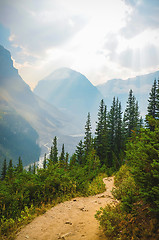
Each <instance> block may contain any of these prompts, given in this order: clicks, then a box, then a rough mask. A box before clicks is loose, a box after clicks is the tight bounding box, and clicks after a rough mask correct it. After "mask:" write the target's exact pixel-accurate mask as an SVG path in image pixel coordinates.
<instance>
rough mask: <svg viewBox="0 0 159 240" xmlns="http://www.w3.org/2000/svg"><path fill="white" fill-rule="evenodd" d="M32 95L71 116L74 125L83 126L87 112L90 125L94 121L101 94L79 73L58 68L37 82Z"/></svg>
mask: <svg viewBox="0 0 159 240" xmlns="http://www.w3.org/2000/svg"><path fill="white" fill-rule="evenodd" d="M34 93H36V94H37V95H38V96H40V97H42V98H43V99H44V100H45V101H47V102H49V103H50V104H54V105H55V106H57V107H58V108H59V109H60V110H61V111H62V112H65V113H67V114H69V115H70V116H72V118H73V119H74V121H75V123H76V124H78V125H80V126H81V127H82V126H84V124H85V122H86V117H87V114H88V112H90V113H91V119H92V124H93V123H94V122H95V120H96V115H97V111H98V106H99V103H100V101H101V99H102V98H103V96H102V94H101V93H100V92H99V91H98V89H97V88H96V87H95V86H93V84H92V83H91V82H90V81H89V80H88V79H87V78H86V77H85V76H84V75H82V74H81V73H79V72H77V71H74V70H72V69H69V68H60V69H57V70H56V71H54V72H53V73H52V74H50V75H49V76H47V77H46V78H45V79H43V80H41V81H39V82H38V84H37V86H36V87H35V89H34Z"/></svg>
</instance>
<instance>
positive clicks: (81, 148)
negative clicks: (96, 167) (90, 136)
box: [76, 140, 84, 165]
mask: <svg viewBox="0 0 159 240" xmlns="http://www.w3.org/2000/svg"><path fill="white" fill-rule="evenodd" d="M76 157H77V163H78V164H79V165H82V164H83V163H84V162H83V161H84V146H83V142H82V140H80V142H79V144H78V145H77V147H76Z"/></svg>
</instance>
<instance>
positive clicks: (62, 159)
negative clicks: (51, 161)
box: [59, 144, 65, 167]
mask: <svg viewBox="0 0 159 240" xmlns="http://www.w3.org/2000/svg"><path fill="white" fill-rule="evenodd" d="M59 164H60V167H64V166H65V147H64V144H62V151H61V155H60V157H59Z"/></svg>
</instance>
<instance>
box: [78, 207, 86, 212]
mask: <svg viewBox="0 0 159 240" xmlns="http://www.w3.org/2000/svg"><path fill="white" fill-rule="evenodd" d="M79 209H80V210H81V211H83V212H88V210H87V209H85V208H84V207H82V208H79Z"/></svg>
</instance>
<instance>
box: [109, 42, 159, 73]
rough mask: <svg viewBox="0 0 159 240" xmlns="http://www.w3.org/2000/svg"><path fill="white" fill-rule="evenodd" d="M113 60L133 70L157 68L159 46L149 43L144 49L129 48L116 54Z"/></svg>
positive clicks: (158, 64) (158, 63)
mask: <svg viewBox="0 0 159 240" xmlns="http://www.w3.org/2000/svg"><path fill="white" fill-rule="evenodd" d="M111 60H112V61H116V62H118V63H119V64H120V66H122V67H126V68H129V69H131V70H133V71H141V70H143V69H146V68H157V67H158V66H159V47H157V46H155V45H153V44H149V45H146V46H145V47H143V48H142V49H139V48H136V49H131V48H127V49H125V50H124V51H122V52H121V53H120V54H116V55H114V58H113V59H111Z"/></svg>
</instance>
